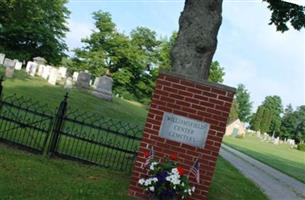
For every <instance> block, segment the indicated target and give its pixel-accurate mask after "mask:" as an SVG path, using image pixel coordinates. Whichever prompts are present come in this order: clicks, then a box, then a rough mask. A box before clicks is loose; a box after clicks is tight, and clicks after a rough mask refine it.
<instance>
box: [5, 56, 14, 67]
mask: <svg viewBox="0 0 305 200" xmlns="http://www.w3.org/2000/svg"><path fill="white" fill-rule="evenodd" d="M15 65H16V61H15V60H11V59H9V58H5V59H4V62H3V66H4V67H15Z"/></svg>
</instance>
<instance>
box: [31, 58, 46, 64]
mask: <svg viewBox="0 0 305 200" xmlns="http://www.w3.org/2000/svg"><path fill="white" fill-rule="evenodd" d="M33 61H34V62H35V63H37V64H38V65H44V64H46V63H47V61H46V59H44V58H42V57H35V58H33Z"/></svg>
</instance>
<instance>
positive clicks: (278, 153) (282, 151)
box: [224, 135, 305, 183]
mask: <svg viewBox="0 0 305 200" xmlns="http://www.w3.org/2000/svg"><path fill="white" fill-rule="evenodd" d="M224 143H225V144H227V145H230V146H231V147H233V148H235V149H237V150H239V151H241V152H244V153H246V154H248V155H249V156H252V157H253V158H256V159H257V160H260V161H261V162H263V163H266V164H267V165H270V166H271V167H273V168H275V169H278V170H280V171H282V172H284V173H286V174H288V175H290V176H292V177H294V178H296V179H298V180H300V181H302V182H304V183H305V152H302V151H298V150H296V149H291V148H290V147H289V145H287V144H279V145H274V144H271V143H267V142H262V141H260V139H258V138H257V137H256V136H251V135H247V136H246V137H245V138H243V139H239V138H233V137H230V136H227V137H225V138H224Z"/></svg>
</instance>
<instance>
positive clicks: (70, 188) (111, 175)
mask: <svg viewBox="0 0 305 200" xmlns="http://www.w3.org/2000/svg"><path fill="white" fill-rule="evenodd" d="M128 184H129V174H127V173H119V172H114V171H110V170H105V169H103V168H99V167H94V166H89V165H83V164H79V163H77V162H72V161H66V160H60V159H46V158H44V157H42V156H39V155H33V154H29V153H26V152H23V151H20V150H16V149H13V148H11V147H8V146H6V145H2V144H0V197H1V198H0V199H1V200H42V199H43V200H91V199H92V200H128V199H131V198H129V197H128V195H127V189H128ZM209 199H211V200H244V199H250V200H251V199H253V200H264V199H266V197H265V196H264V195H263V193H262V192H261V191H260V190H259V189H258V188H257V187H256V186H255V185H254V184H253V183H252V182H250V181H249V180H248V179H246V178H245V177H244V176H242V175H241V174H240V173H239V172H238V171H237V170H236V169H235V168H233V167H232V166H231V165H230V164H229V163H228V162H226V161H224V160H223V159H222V158H221V157H220V158H219V159H218V161H217V167H216V172H215V176H214V179H213V182H212V185H211V189H210V192H209Z"/></svg>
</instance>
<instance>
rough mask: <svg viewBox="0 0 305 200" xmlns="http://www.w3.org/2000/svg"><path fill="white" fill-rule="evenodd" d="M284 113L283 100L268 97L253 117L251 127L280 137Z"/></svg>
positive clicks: (276, 97) (277, 97)
mask: <svg viewBox="0 0 305 200" xmlns="http://www.w3.org/2000/svg"><path fill="white" fill-rule="evenodd" d="M282 112H283V106H282V100H281V98H280V97H279V96H267V97H265V100H264V102H263V103H262V105H260V106H259V107H258V109H257V112H256V114H255V115H254V116H253V118H252V120H251V127H252V128H253V129H254V130H256V131H261V132H268V133H270V134H273V133H275V134H277V135H279V134H280V133H279V131H280V126H281V114H282Z"/></svg>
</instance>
